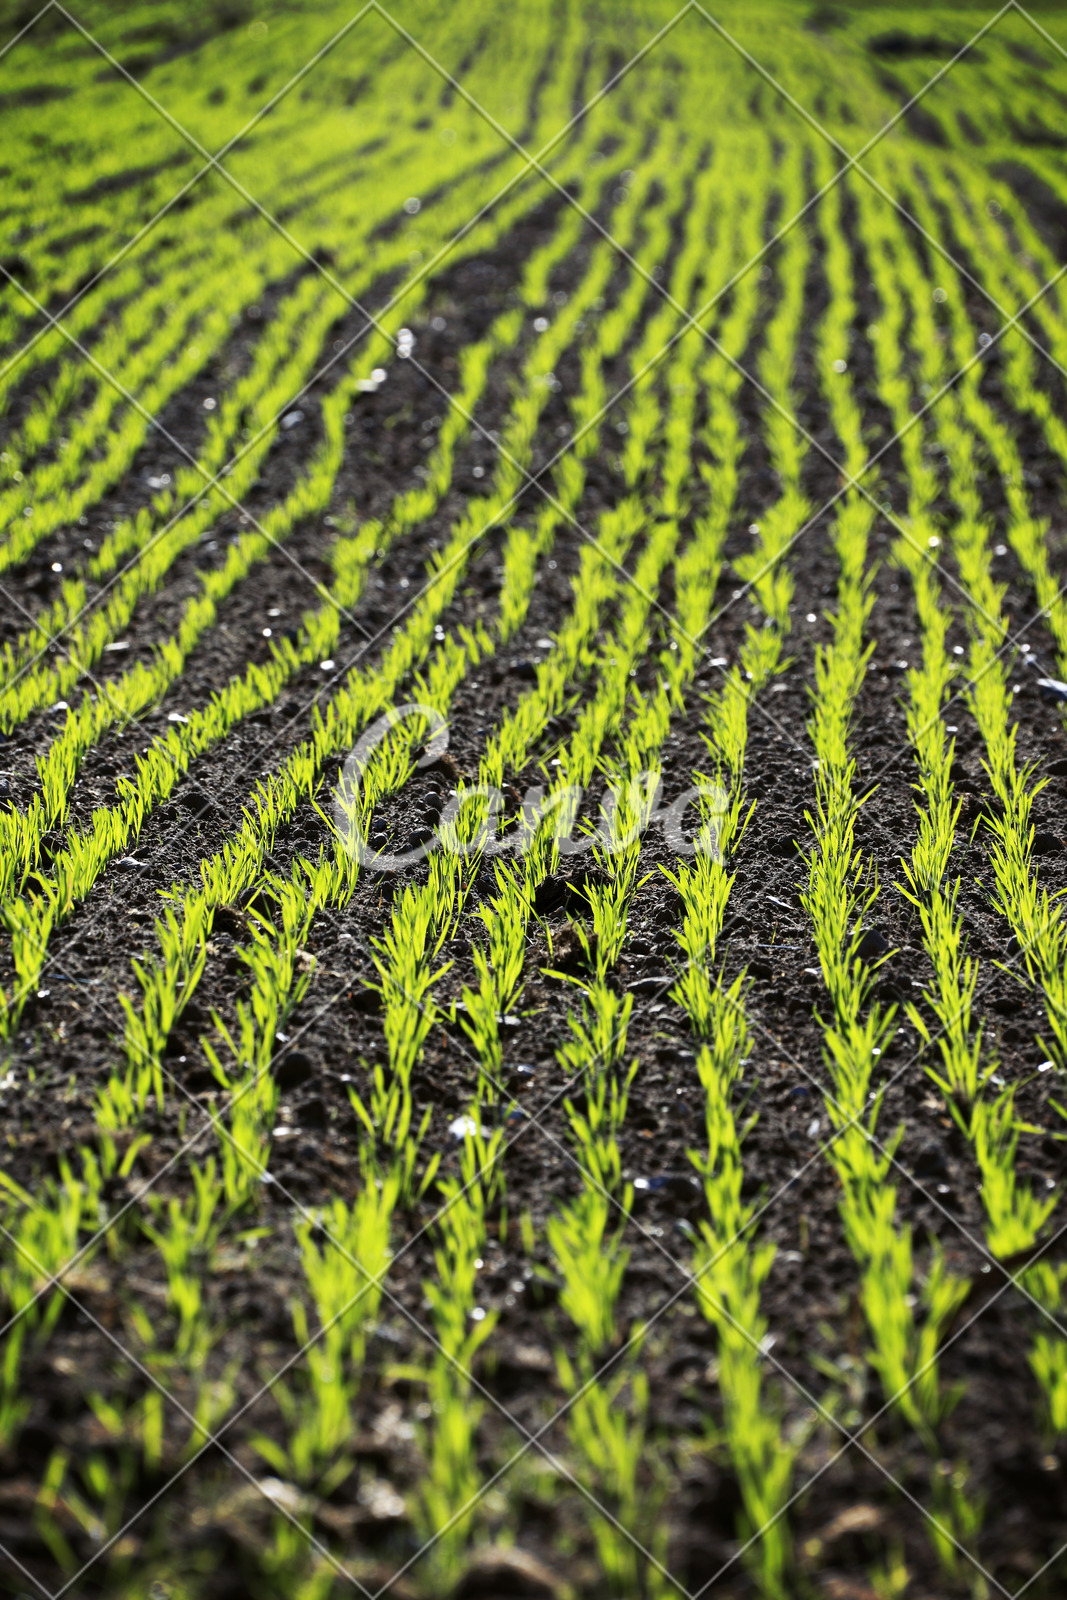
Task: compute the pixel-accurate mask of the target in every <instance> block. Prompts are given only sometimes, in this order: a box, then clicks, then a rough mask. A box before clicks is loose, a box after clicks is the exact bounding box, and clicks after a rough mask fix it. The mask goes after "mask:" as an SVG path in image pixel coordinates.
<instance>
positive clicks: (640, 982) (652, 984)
mask: <svg viewBox="0 0 1067 1600" xmlns="http://www.w3.org/2000/svg"><path fill="white" fill-rule="evenodd" d="M670 982H671V980H670V978H669V977H666V976H661V977H652V978H635V979H634V981H633V983H628V984H627V985H626V987H627V989H629V991H630V993H631V994H635V995H638V996H642V995H658V994H659V993H660V991H661V990H664V989H666V988H667V986H668V985H669V984H670Z"/></svg>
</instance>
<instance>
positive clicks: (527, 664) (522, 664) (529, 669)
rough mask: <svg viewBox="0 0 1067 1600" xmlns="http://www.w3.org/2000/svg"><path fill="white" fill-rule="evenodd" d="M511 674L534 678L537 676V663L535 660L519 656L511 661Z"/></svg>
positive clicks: (517, 676) (514, 676)
mask: <svg viewBox="0 0 1067 1600" xmlns="http://www.w3.org/2000/svg"><path fill="white" fill-rule="evenodd" d="M511 675H512V677H513V678H526V679H533V678H536V677H537V663H536V661H528V660H527V659H526V658H525V657H521V658H520V659H519V660H518V661H513V662H512V663H511Z"/></svg>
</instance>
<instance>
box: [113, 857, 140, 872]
mask: <svg viewBox="0 0 1067 1600" xmlns="http://www.w3.org/2000/svg"><path fill="white" fill-rule="evenodd" d="M115 865H116V866H117V867H121V868H122V869H123V871H124V872H144V871H145V870H146V868H147V866H148V862H147V861H138V859H137V857H136V856H120V857H119V859H118V860H117V861H116V863H115Z"/></svg>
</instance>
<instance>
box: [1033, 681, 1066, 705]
mask: <svg viewBox="0 0 1067 1600" xmlns="http://www.w3.org/2000/svg"><path fill="white" fill-rule="evenodd" d="M1037 687H1038V689H1039V690H1040V691H1041V698H1042V700H1067V683H1063V682H1062V681H1061V680H1060V679H1059V678H1038V680H1037Z"/></svg>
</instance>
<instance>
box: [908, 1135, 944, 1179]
mask: <svg viewBox="0 0 1067 1600" xmlns="http://www.w3.org/2000/svg"><path fill="white" fill-rule="evenodd" d="M947 1171H948V1166H947V1164H946V1161H945V1152H944V1151H943V1150H942V1148H941V1146H940V1145H939V1144H935V1143H934V1142H933V1141H931V1142H930V1143H929V1144H924V1145H923V1147H922V1149H921V1150H920V1151H919V1154H918V1158H917V1159H916V1162H915V1176H916V1177H917V1178H939V1177H940V1176H941V1175H942V1174H943V1173H944V1172H947Z"/></svg>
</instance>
